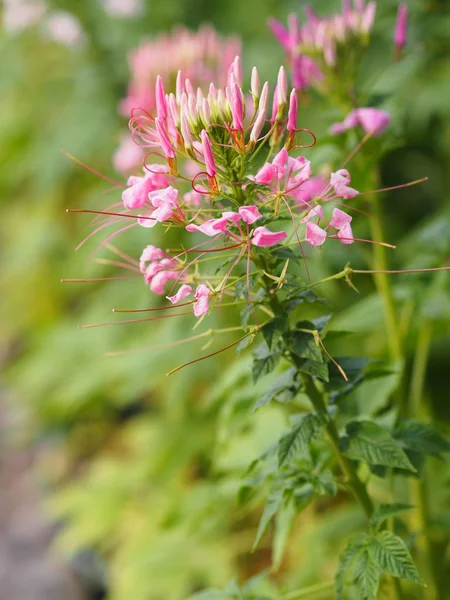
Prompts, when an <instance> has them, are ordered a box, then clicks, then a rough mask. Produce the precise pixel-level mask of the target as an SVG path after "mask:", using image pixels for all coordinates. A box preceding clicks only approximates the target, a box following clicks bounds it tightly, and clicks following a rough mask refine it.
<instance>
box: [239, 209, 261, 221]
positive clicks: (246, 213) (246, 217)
mask: <svg viewBox="0 0 450 600" xmlns="http://www.w3.org/2000/svg"><path fill="white" fill-rule="evenodd" d="M239 215H240V216H241V218H242V220H243V221H244V223H247V225H251V224H252V223H254V222H255V221H257V220H258V219H261V218H262V215H261V213H260V212H259V210H258V209H257V208H256V206H241V207H240V208H239Z"/></svg>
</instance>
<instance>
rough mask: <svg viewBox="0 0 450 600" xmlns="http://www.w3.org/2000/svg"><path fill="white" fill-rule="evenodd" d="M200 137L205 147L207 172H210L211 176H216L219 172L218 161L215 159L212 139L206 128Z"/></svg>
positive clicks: (204, 154)
mask: <svg viewBox="0 0 450 600" xmlns="http://www.w3.org/2000/svg"><path fill="white" fill-rule="evenodd" d="M200 137H201V140H202V148H203V156H204V159H205V167H206V172H207V173H208V175H209V177H214V176H215V174H216V173H217V171H216V163H215V161H214V156H213V152H212V146H211V142H210V139H209V137H208V134H207V133H206V131H205V130H203V131H202V132H201V134H200Z"/></svg>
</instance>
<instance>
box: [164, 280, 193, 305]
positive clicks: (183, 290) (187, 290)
mask: <svg viewBox="0 0 450 600" xmlns="http://www.w3.org/2000/svg"><path fill="white" fill-rule="evenodd" d="M192 292H193V290H192V288H191V286H190V285H187V283H183V285H182V286H181V287H180V289H179V290H178V292H177V293H176V294H175V295H174V296H166V298H167V300H169V301H170V302H171V303H172V304H176V303H177V302H180V301H181V300H184V299H185V298H186V296H189V294H192Z"/></svg>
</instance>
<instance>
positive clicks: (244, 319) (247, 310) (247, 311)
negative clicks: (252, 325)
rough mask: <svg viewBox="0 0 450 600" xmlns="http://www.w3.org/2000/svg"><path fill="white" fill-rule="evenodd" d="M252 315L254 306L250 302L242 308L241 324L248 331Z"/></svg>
mask: <svg viewBox="0 0 450 600" xmlns="http://www.w3.org/2000/svg"><path fill="white" fill-rule="evenodd" d="M251 315H252V307H251V305H250V304H248V305H247V306H245V307H244V308H243V309H242V310H241V325H242V328H243V330H244V331H247V326H248V321H249V319H250V317H251Z"/></svg>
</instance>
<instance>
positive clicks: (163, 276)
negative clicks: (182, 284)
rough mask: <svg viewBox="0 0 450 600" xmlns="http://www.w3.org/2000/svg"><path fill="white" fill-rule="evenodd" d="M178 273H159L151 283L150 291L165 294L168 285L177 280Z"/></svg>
mask: <svg viewBox="0 0 450 600" xmlns="http://www.w3.org/2000/svg"><path fill="white" fill-rule="evenodd" d="M177 277H178V273H177V272H176V271H159V273H156V275H155V276H154V277H153V278H152V280H151V282H150V289H151V291H152V292H153V293H154V294H160V295H162V294H164V288H165V286H166V283H167V282H168V281H170V280H171V279H176V278H177Z"/></svg>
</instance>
